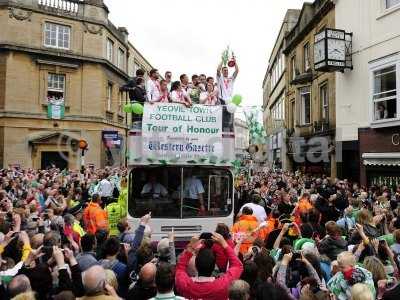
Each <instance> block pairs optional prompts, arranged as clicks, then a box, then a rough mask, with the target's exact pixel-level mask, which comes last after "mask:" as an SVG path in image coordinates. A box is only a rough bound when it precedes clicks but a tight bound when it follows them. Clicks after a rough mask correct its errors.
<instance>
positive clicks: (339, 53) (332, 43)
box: [328, 39, 346, 61]
mask: <svg viewBox="0 0 400 300" xmlns="http://www.w3.org/2000/svg"><path fill="white" fill-rule="evenodd" d="M328 59H332V60H340V61H345V60H346V41H345V40H336V39H328Z"/></svg>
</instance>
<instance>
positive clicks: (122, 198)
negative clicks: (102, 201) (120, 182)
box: [118, 188, 128, 217]
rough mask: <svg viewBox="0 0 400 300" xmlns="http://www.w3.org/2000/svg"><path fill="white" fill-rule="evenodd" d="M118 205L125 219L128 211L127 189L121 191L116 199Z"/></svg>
mask: <svg viewBox="0 0 400 300" xmlns="http://www.w3.org/2000/svg"><path fill="white" fill-rule="evenodd" d="M118 204H119V205H120V206H121V208H122V209H123V215H124V217H126V215H127V213H128V211H127V209H128V188H123V189H121V191H120V193H119V197H118Z"/></svg>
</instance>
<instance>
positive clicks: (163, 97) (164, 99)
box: [157, 80, 172, 103]
mask: <svg viewBox="0 0 400 300" xmlns="http://www.w3.org/2000/svg"><path fill="white" fill-rule="evenodd" d="M168 84H169V83H168V82H167V81H166V80H161V81H160V99H159V100H158V101H157V102H161V103H168V102H169V89H168ZM171 85H172V83H171Z"/></svg>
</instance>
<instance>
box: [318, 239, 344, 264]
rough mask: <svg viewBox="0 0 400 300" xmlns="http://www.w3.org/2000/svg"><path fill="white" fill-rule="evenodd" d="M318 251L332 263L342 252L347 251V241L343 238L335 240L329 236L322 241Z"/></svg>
mask: <svg viewBox="0 0 400 300" xmlns="http://www.w3.org/2000/svg"><path fill="white" fill-rule="evenodd" d="M318 250H319V253H320V254H325V255H326V256H328V257H329V259H330V260H331V261H334V260H336V258H337V256H338V255H339V254H340V253H341V252H343V251H346V250H347V241H345V240H344V239H343V238H342V237H338V238H333V237H331V236H329V235H328V236H326V237H324V238H323V239H322V241H321V242H320V244H319V247H318Z"/></svg>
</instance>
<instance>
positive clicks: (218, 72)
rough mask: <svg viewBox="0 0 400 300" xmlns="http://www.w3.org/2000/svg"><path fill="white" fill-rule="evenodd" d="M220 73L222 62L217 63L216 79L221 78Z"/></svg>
mask: <svg viewBox="0 0 400 300" xmlns="http://www.w3.org/2000/svg"><path fill="white" fill-rule="evenodd" d="M221 71H222V61H221V62H220V63H219V65H218V68H217V78H218V77H221Z"/></svg>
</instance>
